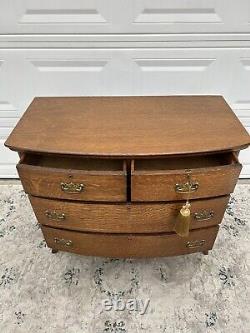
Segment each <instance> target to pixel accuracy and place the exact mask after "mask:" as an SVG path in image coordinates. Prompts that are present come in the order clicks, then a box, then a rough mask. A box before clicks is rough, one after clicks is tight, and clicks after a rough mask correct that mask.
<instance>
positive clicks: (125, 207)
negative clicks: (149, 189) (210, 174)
mask: <svg viewBox="0 0 250 333" xmlns="http://www.w3.org/2000/svg"><path fill="white" fill-rule="evenodd" d="M228 199H229V196H226V197H219V198H213V199H206V200H205V199H203V200H193V201H192V202H191V216H192V219H191V223H190V229H198V228H205V227H209V226H213V225H216V224H219V223H221V220H222V218H223V215H224V212H225V209H226V205H227V202H228ZM30 201H31V204H32V207H33V209H34V212H35V215H36V217H37V219H38V221H39V223H41V224H43V225H47V226H50V227H53V228H63V229H69V230H77V231H88V232H89V231H90V232H91V231H92V232H105V233H154V232H173V226H174V223H175V220H176V216H177V215H178V213H179V211H180V208H181V207H182V205H183V202H182V201H178V202H173V203H149V204H147V203H131V204H126V203H124V204H102V203H98V204H95V203H85V202H69V201H63V200H52V199H42V198H38V197H33V196H30Z"/></svg>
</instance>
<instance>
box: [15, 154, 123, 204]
mask: <svg viewBox="0 0 250 333" xmlns="http://www.w3.org/2000/svg"><path fill="white" fill-rule="evenodd" d="M17 170H18V173H19V176H20V179H21V181H22V184H23V187H24V190H25V192H27V193H29V194H32V195H34V196H41V197H47V198H58V199H71V200H83V201H126V170H125V164H124V162H123V161H122V160H109V159H86V158H76V157H58V156H56V155H55V156H54V155H51V156H49V155H48V156H42V155H27V156H25V157H24V158H23V159H21V161H20V163H19V164H18V165H17Z"/></svg>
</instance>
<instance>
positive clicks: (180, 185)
mask: <svg viewBox="0 0 250 333" xmlns="http://www.w3.org/2000/svg"><path fill="white" fill-rule="evenodd" d="M241 167H242V166H241V164H239V163H238V160H237V158H236V156H235V155H234V154H233V153H225V154H216V155H203V156H193V157H192V156H189V157H177V158H162V159H152V160H134V161H133V163H132V171H131V172H132V179H131V199H132V201H171V200H185V199H196V198H207V197H216V196H221V195H227V194H229V193H231V192H233V190H234V187H235V185H236V182H237V180H238V177H239V174H240V171H241Z"/></svg>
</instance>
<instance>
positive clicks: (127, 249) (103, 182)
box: [5, 96, 250, 258]
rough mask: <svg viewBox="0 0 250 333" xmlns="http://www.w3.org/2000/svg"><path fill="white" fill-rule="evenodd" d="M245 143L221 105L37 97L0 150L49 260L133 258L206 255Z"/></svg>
mask: <svg viewBox="0 0 250 333" xmlns="http://www.w3.org/2000/svg"><path fill="white" fill-rule="evenodd" d="M249 143H250V139H249V135H248V133H247V132H246V130H245V129H244V127H243V126H242V125H241V123H240V122H239V120H238V119H237V117H236V116H235V115H234V113H233V112H232V110H231V109H230V107H229V106H228V105H227V103H226V102H225V100H224V99H223V97H221V96H167V97H165V96H164V97H39V98H35V99H34V100H33V102H32V103H31V105H30V106H29V108H28V110H27V111H26V112H25V114H24V115H23V117H22V118H21V120H20V121H19V122H18V124H17V126H16V127H15V129H14V130H13V132H12V133H11V134H10V136H9V138H8V139H7V141H6V143H5V145H6V146H7V147H9V148H10V149H12V150H14V151H17V152H18V153H19V156H20V161H19V163H18V164H17V170H18V173H19V176H20V179H21V182H22V185H23V188H24V190H25V192H26V193H28V195H29V199H30V202H31V205H32V207H33V210H34V213H35V215H36V217H37V220H38V222H39V223H40V225H41V229H42V232H43V235H44V237H45V240H46V242H47V245H48V247H50V248H51V249H52V252H57V251H58V250H60V251H70V252H74V253H78V254H83V255H93V256H106V257H130V258H132V257H158V256H173V255H183V254H189V253H193V252H203V253H204V254H207V253H208V251H209V250H211V249H212V247H213V244H214V241H215V239H216V235H217V233H218V230H219V225H220V223H221V221H222V218H223V215H224V212H225V209H226V206H227V203H228V200H229V195H230V193H231V192H233V190H234V187H235V185H236V182H237V179H238V177H239V174H240V171H241V164H240V163H239V162H238V153H239V151H240V150H241V149H244V148H246V147H247V146H248V145H249ZM24 237H25V235H24Z"/></svg>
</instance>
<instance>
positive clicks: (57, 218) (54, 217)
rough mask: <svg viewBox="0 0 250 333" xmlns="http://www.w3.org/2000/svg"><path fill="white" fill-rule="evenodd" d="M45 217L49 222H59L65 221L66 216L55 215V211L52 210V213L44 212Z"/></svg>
mask: <svg viewBox="0 0 250 333" xmlns="http://www.w3.org/2000/svg"><path fill="white" fill-rule="evenodd" d="M45 215H46V217H47V218H48V219H50V220H59V221H61V220H65V219H66V216H65V214H64V213H57V212H56V211H55V210H53V211H49V210H46V212H45Z"/></svg>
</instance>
